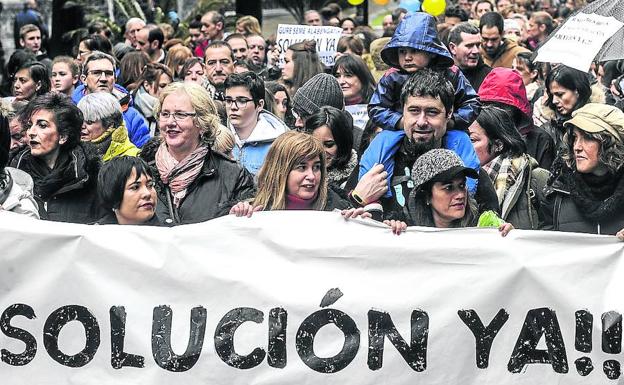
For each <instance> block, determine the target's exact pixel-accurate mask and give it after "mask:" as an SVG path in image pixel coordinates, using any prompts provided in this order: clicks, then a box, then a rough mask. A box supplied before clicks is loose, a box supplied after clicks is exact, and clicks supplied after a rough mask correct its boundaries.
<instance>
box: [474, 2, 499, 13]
mask: <svg viewBox="0 0 624 385" xmlns="http://www.w3.org/2000/svg"><path fill="white" fill-rule="evenodd" d="M484 3H487V4H489V5H490V10H491V11H494V4H492V2H491V1H490V0H478V1H477V4H476V5H475V9H476V7H479V4H484Z"/></svg>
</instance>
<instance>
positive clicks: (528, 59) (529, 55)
mask: <svg viewBox="0 0 624 385" xmlns="http://www.w3.org/2000/svg"><path fill="white" fill-rule="evenodd" d="M516 60H519V61H521V62H522V63H524V65H525V66H526V67H527V69H528V70H529V72H533V71H537V70H538V69H539V68H537V62H535V61H533V52H518V54H516ZM538 72H541V71H538ZM538 77H539V74H538Z"/></svg>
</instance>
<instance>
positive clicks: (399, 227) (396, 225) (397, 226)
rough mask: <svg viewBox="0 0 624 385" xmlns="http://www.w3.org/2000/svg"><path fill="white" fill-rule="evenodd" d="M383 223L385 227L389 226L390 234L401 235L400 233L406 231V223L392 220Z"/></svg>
mask: <svg viewBox="0 0 624 385" xmlns="http://www.w3.org/2000/svg"><path fill="white" fill-rule="evenodd" d="M383 223H384V224H385V225H388V226H390V228H391V229H392V233H393V234H396V235H401V233H403V232H405V230H407V223H405V222H403V221H396V220H394V219H392V220H385V221H383Z"/></svg>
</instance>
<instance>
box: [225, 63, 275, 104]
mask: <svg viewBox="0 0 624 385" xmlns="http://www.w3.org/2000/svg"><path fill="white" fill-rule="evenodd" d="M223 86H224V87H225V90H226V91H227V90H228V89H229V88H232V87H245V88H246V89H247V90H249V93H250V94H251V98H252V99H253V101H254V104H255V105H256V106H257V105H258V103H259V102H260V100H264V98H265V90H264V80H262V78H261V77H260V76H258V75H256V73H255V72H252V71H247V72H243V73H240V74H237V73H232V74H229V75H228V77H227V78H226V79H225V82H224V83H223Z"/></svg>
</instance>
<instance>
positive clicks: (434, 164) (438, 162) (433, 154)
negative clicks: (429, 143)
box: [412, 148, 479, 191]
mask: <svg viewBox="0 0 624 385" xmlns="http://www.w3.org/2000/svg"><path fill="white" fill-rule="evenodd" d="M458 175H463V176H467V177H470V178H475V179H477V178H478V177H479V174H478V173H477V172H476V171H475V170H474V169H472V168H469V167H466V166H464V163H463V162H462V160H461V158H460V157H459V156H458V155H457V154H456V153H454V152H453V151H451V150H446V149H442V148H438V149H434V150H430V151H427V152H426V153H424V154H423V155H421V156H419V157H418V159H416V162H414V167H413V168H412V180H413V181H414V190H413V191H416V190H418V188H419V187H421V186H422V185H424V184H425V183H427V182H429V181H432V180H435V181H440V182H441V181H448V180H452V179H454V178H455V177H456V176H458Z"/></svg>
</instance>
